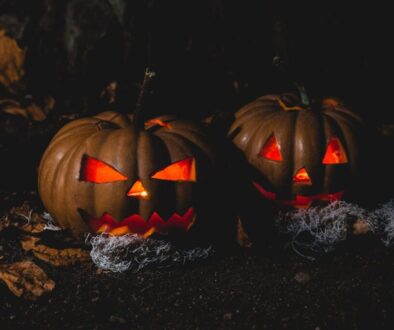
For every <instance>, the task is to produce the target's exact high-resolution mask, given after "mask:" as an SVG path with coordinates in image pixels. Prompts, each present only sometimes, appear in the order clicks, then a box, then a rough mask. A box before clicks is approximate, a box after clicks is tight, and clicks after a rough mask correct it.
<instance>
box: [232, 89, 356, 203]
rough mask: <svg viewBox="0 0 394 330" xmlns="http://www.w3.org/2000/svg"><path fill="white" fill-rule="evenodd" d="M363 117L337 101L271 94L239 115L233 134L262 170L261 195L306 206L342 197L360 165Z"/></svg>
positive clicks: (256, 182)
mask: <svg viewBox="0 0 394 330" xmlns="http://www.w3.org/2000/svg"><path fill="white" fill-rule="evenodd" d="M361 127H362V125H361V121H360V118H359V117H358V116H357V115H356V114H354V113H353V112H351V111H350V110H348V109H347V108H346V107H345V106H344V105H343V104H341V103H340V102H339V101H337V100H334V99H325V100H323V101H322V102H321V103H320V104H314V105H312V106H306V105H304V104H302V102H301V101H300V99H299V98H298V97H297V96H295V95H293V94H282V95H267V96H263V97H260V98H258V99H257V100H255V101H253V102H251V103H249V104H247V105H246V106H244V107H243V108H241V109H240V110H239V111H238V112H237V113H236V114H235V120H234V122H233V124H232V126H231V128H230V131H229V137H230V138H231V140H232V142H233V143H234V144H235V146H236V147H237V148H238V149H239V150H241V152H242V153H243V154H244V156H245V158H246V161H247V162H248V163H249V164H250V165H251V166H252V167H253V168H254V169H255V170H256V171H255V172H256V175H254V176H253V177H252V178H251V182H250V184H251V185H252V186H253V187H254V189H255V190H256V191H258V192H259V193H260V194H261V197H262V198H264V199H267V200H269V201H272V202H275V203H277V204H279V205H282V206H289V207H296V208H304V207H309V206H311V205H313V204H315V203H319V202H322V201H328V202H331V201H336V200H341V199H342V198H343V197H344V196H345V194H346V193H347V191H348V189H349V188H350V187H351V185H352V180H353V179H354V178H355V177H356V174H357V171H358V167H359V156H360V155H359V148H360V145H359V140H360V132H361Z"/></svg>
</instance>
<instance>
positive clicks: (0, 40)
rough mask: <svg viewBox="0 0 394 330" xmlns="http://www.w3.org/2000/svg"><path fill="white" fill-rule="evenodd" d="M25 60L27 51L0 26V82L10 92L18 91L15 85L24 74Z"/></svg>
mask: <svg viewBox="0 0 394 330" xmlns="http://www.w3.org/2000/svg"><path fill="white" fill-rule="evenodd" d="M24 61H25V51H24V50H22V49H21V48H20V47H19V45H18V43H17V42H16V41H15V40H14V39H12V38H10V37H9V36H7V35H6V31H5V30H4V29H1V28H0V84H1V85H3V86H5V87H6V88H7V89H8V90H9V91H10V92H15V91H16V90H15V85H16V84H17V83H19V82H20V81H21V80H22V78H23V76H24V69H23V64H24Z"/></svg>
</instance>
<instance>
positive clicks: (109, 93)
mask: <svg viewBox="0 0 394 330" xmlns="http://www.w3.org/2000/svg"><path fill="white" fill-rule="evenodd" d="M117 88H118V83H117V82H116V81H112V82H110V83H109V84H108V86H107V87H105V88H104V90H103V91H102V92H101V94H100V97H101V98H103V99H105V100H106V102H107V103H108V104H109V105H110V104H112V103H114V102H115V101H116V90H117Z"/></svg>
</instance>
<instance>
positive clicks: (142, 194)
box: [127, 179, 149, 199]
mask: <svg viewBox="0 0 394 330" xmlns="http://www.w3.org/2000/svg"><path fill="white" fill-rule="evenodd" d="M127 196H130V197H134V198H140V199H149V194H148V192H147V191H146V190H145V187H144V185H143V184H142V182H141V180H140V179H138V180H137V181H136V182H134V184H133V185H132V187H131V188H130V190H129V191H128V192H127Z"/></svg>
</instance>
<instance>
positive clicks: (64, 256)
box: [21, 236, 90, 266]
mask: <svg viewBox="0 0 394 330" xmlns="http://www.w3.org/2000/svg"><path fill="white" fill-rule="evenodd" d="M39 240H40V239H39V238H38V237H33V236H26V237H24V238H23V240H22V242H21V243H22V248H23V249H24V250H25V251H32V252H33V254H34V256H35V257H37V258H38V259H40V260H42V261H45V262H48V263H50V264H51V265H53V266H70V265H73V264H75V263H77V262H87V261H90V256H89V252H88V251H85V250H82V249H80V248H65V249H55V248H52V247H48V246H46V245H43V244H38V241H39Z"/></svg>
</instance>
